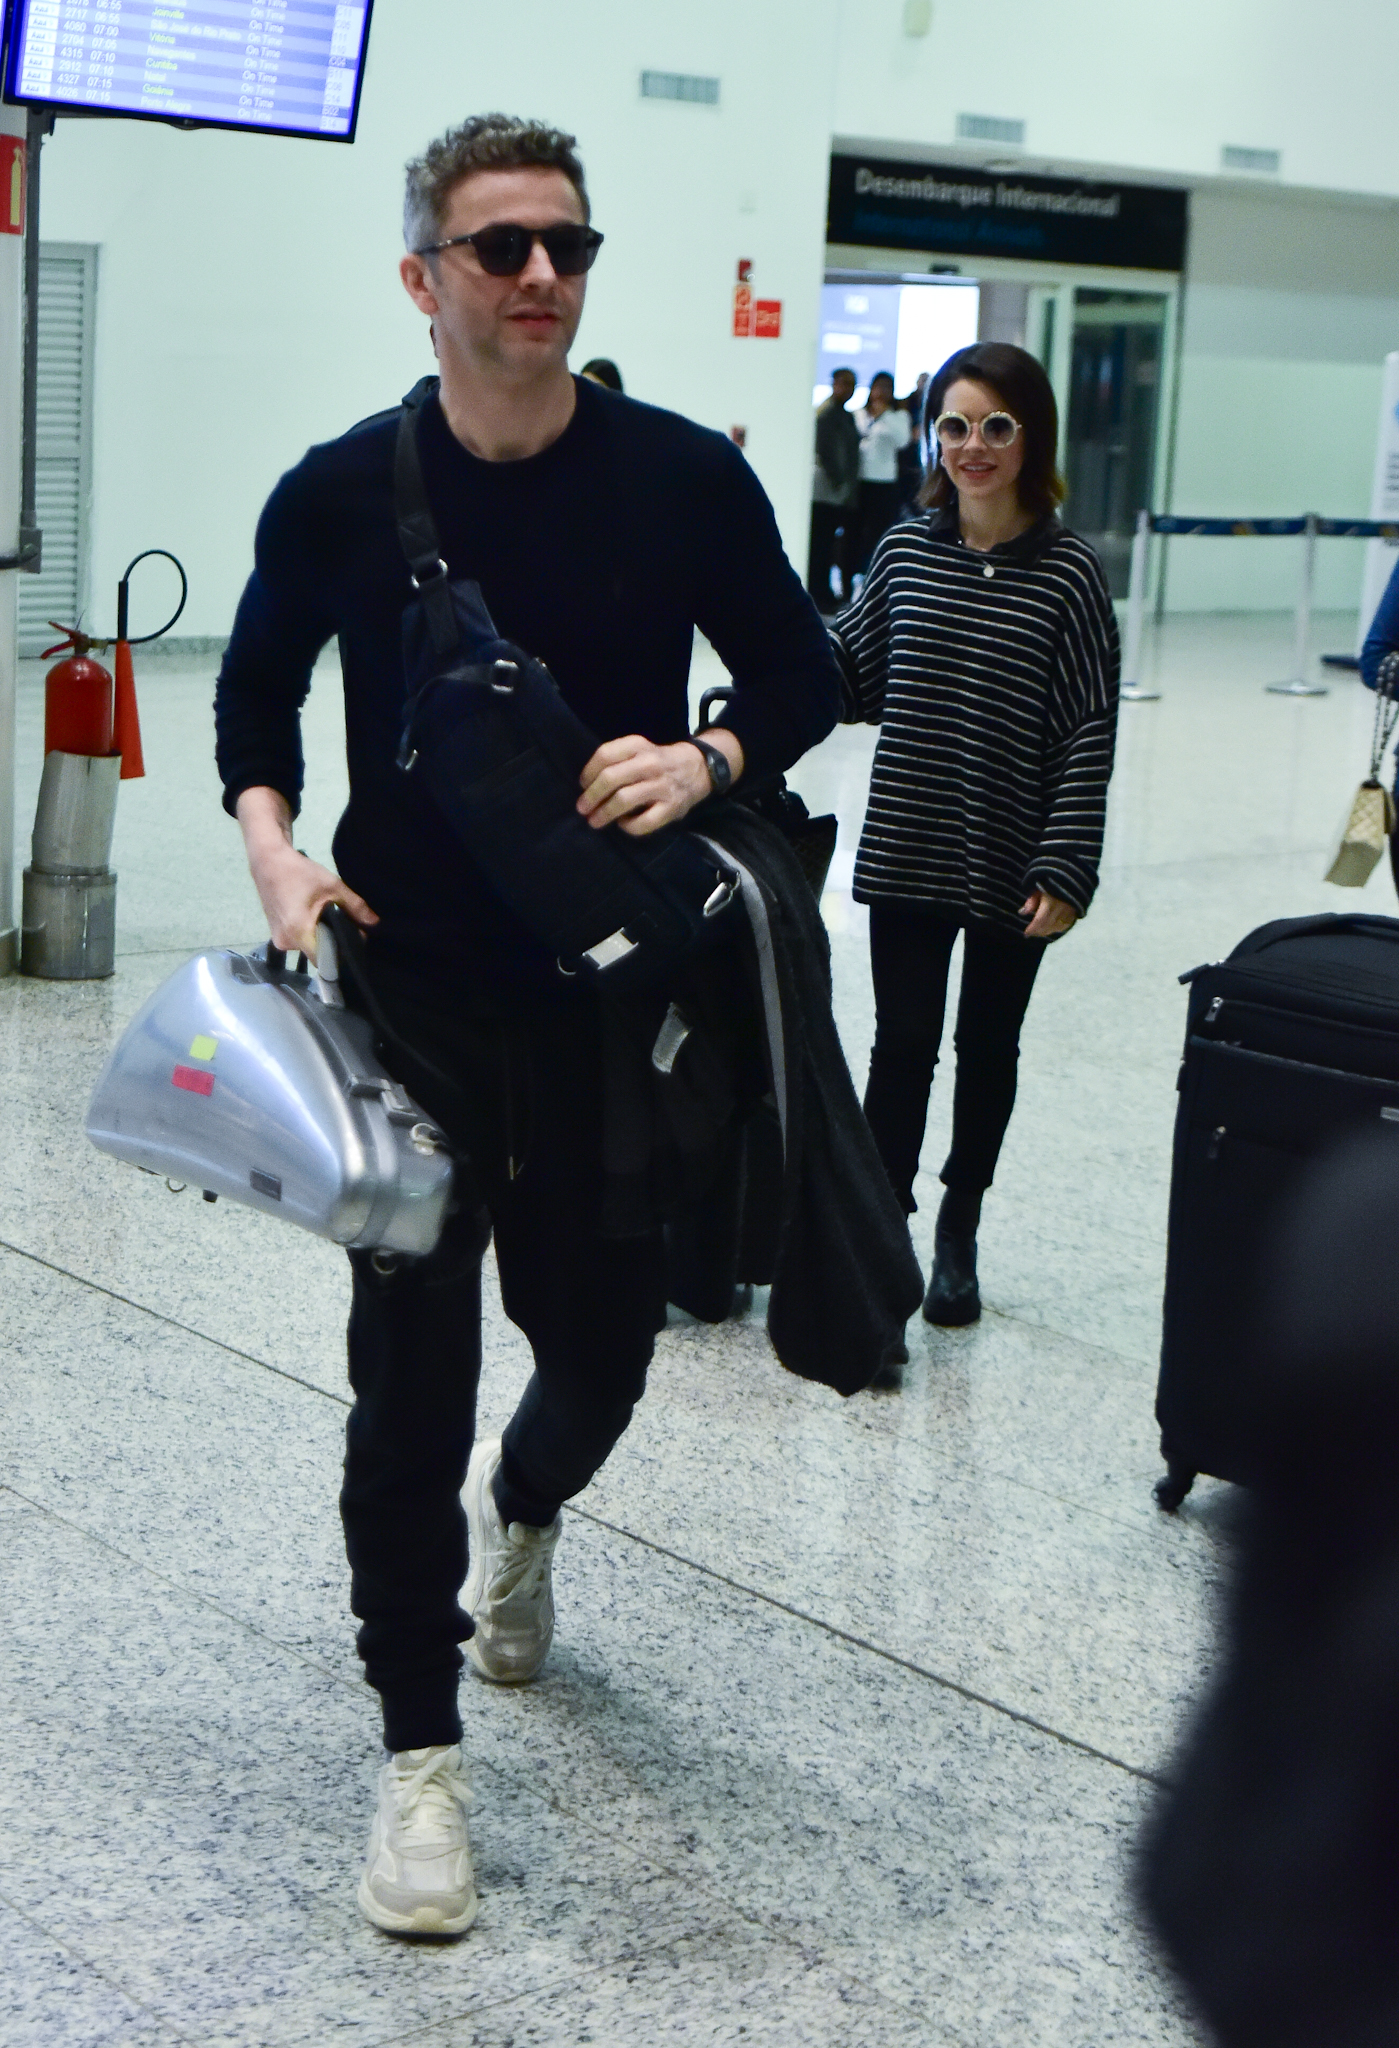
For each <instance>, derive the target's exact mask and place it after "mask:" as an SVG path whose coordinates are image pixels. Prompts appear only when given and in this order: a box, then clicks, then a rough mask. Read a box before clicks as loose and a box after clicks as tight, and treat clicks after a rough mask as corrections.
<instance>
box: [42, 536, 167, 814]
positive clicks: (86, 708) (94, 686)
mask: <svg viewBox="0 0 1399 2048" xmlns="http://www.w3.org/2000/svg"><path fill="white" fill-rule="evenodd" d="M148 555H162V556H164V558H165V560H166V561H167V562H174V564H175V568H176V570H177V572H178V574H179V578H180V602H179V603H178V604H177V605H176V607H175V609H174V611H173V612H172V613H171V615H170V617H169V618H168V619H167V620H166V621H165V624H164V625H163V626H161V627H159V628H158V629H157V631H156V632H154V633H141V634H139V635H138V636H137V637H136V639H135V640H133V639H132V638H131V636H130V633H129V631H128V621H129V597H130V583H131V571H132V570H133V569H134V568H135V567H136V563H137V562H144V561H145V560H146V557H147V556H148ZM188 596H189V581H188V578H187V577H186V575H185V572H184V568H183V565H182V564H181V563H180V562H179V561H177V560H176V558H175V556H174V555H172V554H171V553H170V552H169V550H168V549H166V548H147V549H146V550H145V552H144V553H143V554H139V555H137V557H136V560H135V561H133V562H130V563H128V564H127V568H126V573H125V575H124V576H123V577H122V579H121V581H120V583H119V584H118V585H117V637H116V639H115V641H110V640H94V639H93V638H92V637H91V635H90V634H87V633H84V632H82V631H81V630H80V629H79V628H78V627H77V626H60V625H59V623H58V621H57V619H50V620H49V624H50V625H51V626H52V627H53V629H54V631H55V632H56V633H62V635H63V638H62V639H61V640H60V641H59V642H58V644H57V645H56V646H54V647H46V648H45V649H44V654H43V658H44V660H47V659H48V657H49V656H50V655H51V654H61V653H62V652H63V650H64V648H65V647H66V648H71V650H72V651H71V653H70V654H69V655H68V656H67V658H66V659H65V660H63V661H60V662H59V664H58V666H57V667H56V668H52V669H50V670H49V673H48V677H47V680H46V682H45V686H44V752H45V753H46V754H52V753H60V754H120V755H121V780H122V781H123V782H129V781H132V780H133V779H134V778H135V777H137V776H140V775H144V774H145V772H146V765H145V758H144V755H143V753H142V750H141V720H140V715H139V713H138V711H137V708H136V676H135V671H134V669H133V668H132V665H131V650H132V648H133V647H140V646H142V645H143V644H144V643H145V642H146V641H147V640H159V639H160V637H161V635H162V634H163V633H168V632H169V631H170V628H171V627H172V626H173V625H174V623H175V621H176V619H178V618H179V616H180V613H181V612H182V611H183V610H184V608H185V599H186V598H187V597H188ZM94 647H95V648H97V649H98V651H99V652H100V653H103V654H105V653H106V651H107V649H108V648H109V647H111V648H112V650H113V660H112V667H113V668H114V669H115V671H116V675H115V679H114V678H113V676H112V675H111V674H110V673H109V672H108V670H106V669H105V668H104V667H103V666H102V664H101V662H100V661H94V660H93V659H92V658H91V652H92V649H93V648H94Z"/></svg>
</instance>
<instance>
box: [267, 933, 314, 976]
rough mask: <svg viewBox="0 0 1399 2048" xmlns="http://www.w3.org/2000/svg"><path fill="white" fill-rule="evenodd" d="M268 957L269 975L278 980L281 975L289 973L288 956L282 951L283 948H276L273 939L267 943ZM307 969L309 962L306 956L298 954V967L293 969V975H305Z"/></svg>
mask: <svg viewBox="0 0 1399 2048" xmlns="http://www.w3.org/2000/svg"><path fill="white" fill-rule="evenodd" d="M266 957H267V971H268V973H269V974H271V975H272V976H273V978H274V979H276V978H277V977H279V976H280V975H283V974H285V973H286V971H287V956H286V954H285V953H284V952H283V951H282V949H281V947H280V946H274V945H273V943H272V941H271V939H269V940H268V941H267V955H266ZM306 968H307V960H306V955H305V954H304V953H298V954H297V956H296V966H295V967H294V968H293V970H292V972H293V973H295V974H304V973H305V972H306Z"/></svg>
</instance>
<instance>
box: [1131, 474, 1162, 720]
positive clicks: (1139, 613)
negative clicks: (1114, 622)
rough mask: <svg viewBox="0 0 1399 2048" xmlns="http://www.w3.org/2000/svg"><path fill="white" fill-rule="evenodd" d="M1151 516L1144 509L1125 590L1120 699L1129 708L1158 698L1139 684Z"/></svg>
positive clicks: (1139, 516)
mask: <svg viewBox="0 0 1399 2048" xmlns="http://www.w3.org/2000/svg"><path fill="white" fill-rule="evenodd" d="M1150 546H1151V514H1150V513H1149V512H1148V511H1147V509H1146V507H1145V506H1143V507H1142V509H1141V511H1140V512H1138V514H1137V526H1136V531H1135V533H1134V534H1133V535H1132V573H1131V578H1130V580H1129V583H1128V588H1127V636H1126V640H1125V641H1124V643H1123V648H1122V696H1123V698H1124V700H1125V701H1126V702H1127V703H1129V704H1150V703H1152V702H1154V700H1155V699H1156V698H1158V697H1159V696H1160V695H1161V692H1160V691H1159V690H1151V689H1148V688H1147V686H1146V684H1145V683H1144V682H1143V681H1142V674H1141V670H1142V626H1143V624H1144V623H1145V620H1146V562H1147V551H1148V549H1149V548H1150Z"/></svg>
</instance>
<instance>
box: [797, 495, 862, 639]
mask: <svg viewBox="0 0 1399 2048" xmlns="http://www.w3.org/2000/svg"><path fill="white" fill-rule="evenodd" d="M856 516H857V515H856V510H855V507H854V506H853V505H827V504H823V503H821V502H820V501H819V500H816V499H813V501H812V506H811V545H810V549H809V551H808V554H807V565H806V587H807V590H808V592H809V594H810V596H811V601H812V603H813V604H814V605H815V606H816V609H817V611H819V612H830V611H834V610H836V609H837V608H838V607H839V606H840V605H842V604H849V602H850V569H851V564H852V562H853V561H854V558H855V523H856ZM833 568H835V569H839V571H840V596H839V597H837V596H836V594H835V592H834V591H833V590H832V589H831V570H832V569H833Z"/></svg>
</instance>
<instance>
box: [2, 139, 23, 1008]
mask: <svg viewBox="0 0 1399 2048" xmlns="http://www.w3.org/2000/svg"><path fill="white" fill-rule="evenodd" d="M25 128H26V111H25V109H24V108H23V107H7V106H0V135H17V136H20V137H23V135H24V133H25ZM3 197H4V199H5V202H6V203H5V206H4V208H3V219H0V226H8V221H9V198H10V194H9V191H8V189H7V190H6V192H5V194H4V195H3ZM23 419H24V236H23V235H22V234H21V235H17V234H13V233H9V232H4V233H0V555H13V554H15V553H16V552H17V551H18V548H19V506H20V461H21V451H22V446H23V440H24V432H23ZM22 573H23V572H22V571H20V570H17V569H0V974H13V973H14V971H15V968H16V967H17V965H18V964H19V946H18V942H17V941H18V934H17V933H16V931H15V915H14V905H15V660H16V654H15V644H16V633H15V609H16V597H17V589H16V586H17V582H18V579H19V576H20V575H21V574H22Z"/></svg>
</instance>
